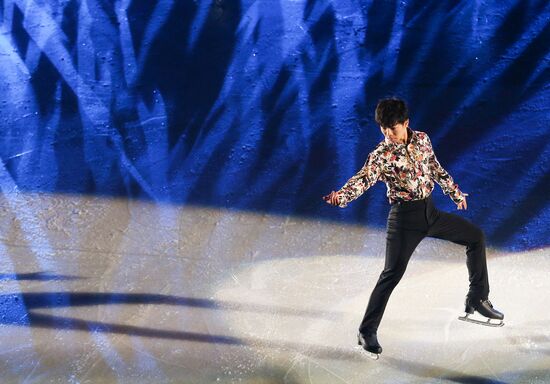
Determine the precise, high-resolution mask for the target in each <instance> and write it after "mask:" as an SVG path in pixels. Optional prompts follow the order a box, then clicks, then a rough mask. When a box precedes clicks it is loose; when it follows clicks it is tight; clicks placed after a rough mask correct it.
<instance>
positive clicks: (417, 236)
mask: <svg viewBox="0 0 550 384" xmlns="http://www.w3.org/2000/svg"><path fill="white" fill-rule="evenodd" d="M424 236H425V233H424V232H421V231H413V230H404V229H393V228H388V235H387V239H386V259H385V266H384V270H383V271H382V273H381V274H380V278H379V279H378V282H377V283H376V286H375V287H374V290H373V291H372V293H371V296H370V299H369V303H368V305H367V310H366V312H365V316H364V317H363V321H362V322H361V325H360V326H359V332H361V333H362V334H367V333H369V332H376V331H377V329H378V325H379V324H380V321H381V320H382V315H383V314H384V309H385V308H386V304H387V303H388V299H389V298H390V295H391V293H392V291H393V289H394V288H395V287H396V286H397V283H399V281H400V280H401V277H403V274H404V273H405V270H406V268H407V264H408V262H409V259H410V257H411V255H412V253H413V251H414V250H415V248H416V246H417V245H418V243H420V241H421V240H422V239H423V238H424Z"/></svg>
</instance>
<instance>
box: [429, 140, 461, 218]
mask: <svg viewBox="0 0 550 384" xmlns="http://www.w3.org/2000/svg"><path fill="white" fill-rule="evenodd" d="M426 142H427V144H428V146H429V150H430V155H429V168H430V174H431V176H432V178H433V179H434V180H435V182H436V183H437V184H439V185H440V186H441V189H442V190H443V193H445V194H446V195H449V197H450V198H451V199H452V200H453V201H454V203H455V204H457V205H458V209H466V208H467V205H466V196H468V194H467V193H462V192H461V191H460V189H459V188H458V184H456V183H455V182H454V180H453V178H452V177H451V175H449V173H448V172H447V171H446V170H445V169H444V168H443V167H442V166H441V164H440V163H439V161H437V157H436V156H435V152H434V150H433V147H432V142H431V141H430V138H429V137H428V135H426Z"/></svg>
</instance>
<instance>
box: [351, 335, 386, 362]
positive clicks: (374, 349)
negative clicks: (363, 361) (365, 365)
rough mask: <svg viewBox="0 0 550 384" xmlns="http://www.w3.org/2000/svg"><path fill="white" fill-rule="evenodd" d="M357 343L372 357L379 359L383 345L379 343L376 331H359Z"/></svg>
mask: <svg viewBox="0 0 550 384" xmlns="http://www.w3.org/2000/svg"><path fill="white" fill-rule="evenodd" d="M357 344H359V345H360V346H361V348H362V349H363V350H365V351H366V352H367V355H368V356H369V357H370V358H371V359H374V360H378V357H379V355H380V354H381V353H382V347H381V346H380V344H378V338H377V337H376V332H369V333H367V334H362V333H361V332H359V333H358V334H357Z"/></svg>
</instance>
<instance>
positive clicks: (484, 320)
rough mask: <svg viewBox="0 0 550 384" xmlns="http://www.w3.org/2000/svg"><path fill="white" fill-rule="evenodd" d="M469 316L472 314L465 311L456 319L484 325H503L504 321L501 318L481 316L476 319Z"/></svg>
mask: <svg viewBox="0 0 550 384" xmlns="http://www.w3.org/2000/svg"><path fill="white" fill-rule="evenodd" d="M471 316H472V315H471V314H469V313H466V314H464V315H463V316H459V317H458V320H462V321H466V322H468V323H473V324H479V325H484V326H486V327H502V326H503V325H504V322H503V321H502V320H498V319H488V318H485V317H482V318H481V319H477V318H472V317H471Z"/></svg>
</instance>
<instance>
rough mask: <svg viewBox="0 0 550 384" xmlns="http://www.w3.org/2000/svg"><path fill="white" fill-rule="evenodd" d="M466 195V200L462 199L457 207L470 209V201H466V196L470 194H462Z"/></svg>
mask: <svg viewBox="0 0 550 384" xmlns="http://www.w3.org/2000/svg"><path fill="white" fill-rule="evenodd" d="M462 195H463V196H464V200H462V201H461V202H460V203H458V204H457V209H464V210H466V209H468V203H466V196H468V194H467V193H463V194H462Z"/></svg>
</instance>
